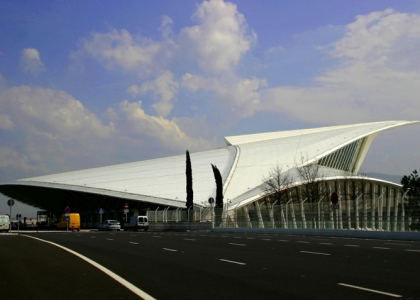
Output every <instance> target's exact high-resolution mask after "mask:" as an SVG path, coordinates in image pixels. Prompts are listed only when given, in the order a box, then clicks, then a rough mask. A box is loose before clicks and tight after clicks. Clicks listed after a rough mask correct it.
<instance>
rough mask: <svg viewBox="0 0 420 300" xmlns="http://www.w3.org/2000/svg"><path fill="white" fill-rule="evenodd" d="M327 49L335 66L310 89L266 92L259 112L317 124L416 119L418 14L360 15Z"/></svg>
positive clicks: (419, 43)
mask: <svg viewBox="0 0 420 300" xmlns="http://www.w3.org/2000/svg"><path fill="white" fill-rule="evenodd" d="M402 41H405V43H404V47H403V48H404V49H402V47H401V42H402ZM330 47H331V48H330V50H329V54H330V55H331V57H333V58H335V59H337V60H338V65H337V66H336V67H335V68H332V69H329V70H326V71H325V72H324V74H323V75H321V76H318V77H317V78H315V79H314V86H312V87H307V88H299V87H293V86H287V87H281V86H280V87H276V88H272V89H269V90H267V91H265V92H264V96H263V99H264V101H262V105H261V106H260V109H261V110H265V111H267V110H270V111H272V110H276V111H281V112H284V113H289V114H292V115H294V116H295V117H296V118H298V119H301V120H306V121H310V122H318V123H325V122H332V123H354V122H358V121H371V120H384V119H396V118H397V119H416V118H418V112H419V111H420V102H419V101H418V95H419V93H420V85H419V84H418V82H420V71H419V69H418V68H416V67H413V66H418V65H419V64H420V56H419V55H418V53H419V50H420V16H419V15H416V14H405V13H398V12H395V11H393V10H392V9H388V10H385V11H382V12H374V13H371V14H369V15H364V16H358V17H357V18H356V20H355V22H353V23H351V24H349V25H348V26H347V27H346V29H345V34H344V36H343V37H342V38H341V39H340V40H338V41H336V42H335V43H333V44H332V45H330ZM401 51H403V53H402V52H401Z"/></svg>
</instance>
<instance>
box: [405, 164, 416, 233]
mask: <svg viewBox="0 0 420 300" xmlns="http://www.w3.org/2000/svg"><path fill="white" fill-rule="evenodd" d="M401 184H402V186H403V190H404V192H406V191H408V192H407V196H408V203H407V205H406V206H405V208H406V210H407V211H408V214H409V216H410V217H412V218H413V222H412V223H411V229H420V178H419V175H418V173H417V170H414V171H413V172H412V173H411V174H410V175H408V176H407V175H404V176H403V178H402V179H401Z"/></svg>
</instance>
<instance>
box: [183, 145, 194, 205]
mask: <svg viewBox="0 0 420 300" xmlns="http://www.w3.org/2000/svg"><path fill="white" fill-rule="evenodd" d="M186 155H187V167H186V170H185V174H186V175H187V203H186V207H187V208H189V207H191V206H193V205H194V202H193V199H194V192H193V188H192V185H193V183H192V169H191V159H190V152H189V151H188V150H187V153H186Z"/></svg>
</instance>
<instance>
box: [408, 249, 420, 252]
mask: <svg viewBox="0 0 420 300" xmlns="http://www.w3.org/2000/svg"><path fill="white" fill-rule="evenodd" d="M405 251H411V252H420V250H413V249H405Z"/></svg>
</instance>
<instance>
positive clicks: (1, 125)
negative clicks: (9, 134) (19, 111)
mask: <svg viewBox="0 0 420 300" xmlns="http://www.w3.org/2000/svg"><path fill="white" fill-rule="evenodd" d="M12 128H13V122H12V118H11V117H10V116H9V115H6V114H0V129H3V130H8V129H12Z"/></svg>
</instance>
